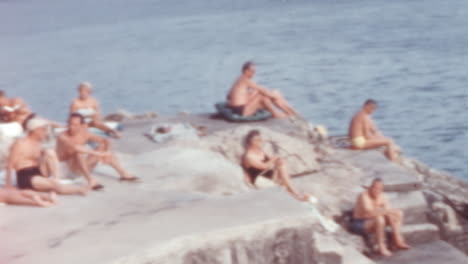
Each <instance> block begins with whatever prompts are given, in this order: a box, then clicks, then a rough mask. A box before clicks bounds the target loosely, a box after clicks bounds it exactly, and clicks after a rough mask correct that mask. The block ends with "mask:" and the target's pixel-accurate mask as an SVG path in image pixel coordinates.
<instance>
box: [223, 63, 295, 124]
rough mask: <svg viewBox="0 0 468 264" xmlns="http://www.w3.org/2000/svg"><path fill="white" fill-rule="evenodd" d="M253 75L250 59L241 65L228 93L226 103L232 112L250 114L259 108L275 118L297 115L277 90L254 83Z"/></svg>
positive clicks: (253, 68) (253, 66)
mask: <svg viewBox="0 0 468 264" xmlns="http://www.w3.org/2000/svg"><path fill="white" fill-rule="evenodd" d="M254 75H255V65H254V64H253V63H252V62H250V61H248V62H246V63H245V64H244V65H243V66H242V75H241V76H240V77H239V78H238V79H237V80H236V81H235V83H234V84H233V86H232V88H231V91H230V92H229V95H228V104H229V107H230V108H231V109H232V110H233V111H234V113H236V114H238V115H241V116H251V115H254V114H255V113H256V112H257V111H258V110H260V109H266V110H267V111H269V112H271V113H272V114H273V117H275V118H284V117H285V115H286V116H297V112H296V111H295V110H294V109H293V108H292V107H291V106H290V105H289V104H288V102H286V99H284V97H283V96H282V95H281V93H280V92H279V91H276V90H274V91H270V90H268V89H267V88H265V87H262V86H260V85H258V84H256V83H255V82H254V81H253V80H252V78H253V77H254ZM277 108H278V109H279V110H281V111H282V112H284V114H283V113H281V112H280V111H278V110H277Z"/></svg>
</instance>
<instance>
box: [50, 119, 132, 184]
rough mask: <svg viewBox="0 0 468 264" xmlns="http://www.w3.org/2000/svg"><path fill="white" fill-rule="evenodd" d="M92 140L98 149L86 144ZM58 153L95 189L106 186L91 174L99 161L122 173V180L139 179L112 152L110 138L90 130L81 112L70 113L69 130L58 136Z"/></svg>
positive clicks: (61, 159)
mask: <svg viewBox="0 0 468 264" xmlns="http://www.w3.org/2000/svg"><path fill="white" fill-rule="evenodd" d="M90 141H92V142H95V143H97V145H98V146H97V147H96V149H91V148H89V147H87V146H86V144H87V143H88V142H90ZM57 154H58V157H59V160H60V161H64V162H67V165H68V167H69V168H70V170H71V171H72V172H74V173H77V174H79V175H83V176H84V177H85V178H86V180H87V181H88V184H89V186H90V187H91V188H92V189H93V190H99V189H102V188H103V187H104V186H102V185H101V184H99V183H97V181H96V179H94V177H93V176H92V175H91V172H92V171H93V170H94V168H95V167H96V165H97V164H98V163H99V162H102V163H104V164H107V165H109V166H111V167H112V168H114V169H115V170H116V171H117V173H118V174H119V175H120V180H121V181H136V180H138V178H137V177H133V176H130V175H129V174H128V173H127V172H126V171H125V170H124V169H123V168H122V166H121V165H120V163H119V162H118V160H117V158H116V157H115V156H114V155H113V154H112V153H111V152H110V142H109V140H107V139H105V138H102V137H99V136H97V135H95V134H93V133H91V132H89V131H88V129H87V126H86V123H85V120H84V117H83V116H81V115H80V114H76V113H75V114H71V115H70V117H69V119H68V130H67V131H65V132H63V133H62V134H60V135H59V137H58V138H57Z"/></svg>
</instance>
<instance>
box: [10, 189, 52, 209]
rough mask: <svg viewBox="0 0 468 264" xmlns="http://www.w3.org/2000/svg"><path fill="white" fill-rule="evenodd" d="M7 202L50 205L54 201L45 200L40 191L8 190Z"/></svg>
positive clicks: (12, 203)
mask: <svg viewBox="0 0 468 264" xmlns="http://www.w3.org/2000/svg"><path fill="white" fill-rule="evenodd" d="M5 196H6V197H5V203H7V204H11V205H27V206H41V207H49V206H52V205H53V203H51V202H49V201H47V200H43V199H42V198H41V196H40V195H39V194H38V193H35V192H33V191H21V190H8V191H6V194H5Z"/></svg>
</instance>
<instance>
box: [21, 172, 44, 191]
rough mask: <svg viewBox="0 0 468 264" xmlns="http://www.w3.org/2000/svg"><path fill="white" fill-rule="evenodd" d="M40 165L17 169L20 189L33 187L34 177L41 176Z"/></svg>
mask: <svg viewBox="0 0 468 264" xmlns="http://www.w3.org/2000/svg"><path fill="white" fill-rule="evenodd" d="M41 175H42V174H41V171H40V170H39V167H29V168H24V169H21V170H18V171H16V184H17V185H18V188H20V189H32V188H33V186H32V182H31V180H32V178H33V177H34V176H41Z"/></svg>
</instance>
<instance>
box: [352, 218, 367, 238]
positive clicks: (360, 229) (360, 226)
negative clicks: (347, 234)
mask: <svg viewBox="0 0 468 264" xmlns="http://www.w3.org/2000/svg"><path fill="white" fill-rule="evenodd" d="M350 229H351V232H353V233H356V234H358V235H365V234H366V219H354V218H353V219H352V220H351V225H350Z"/></svg>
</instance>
